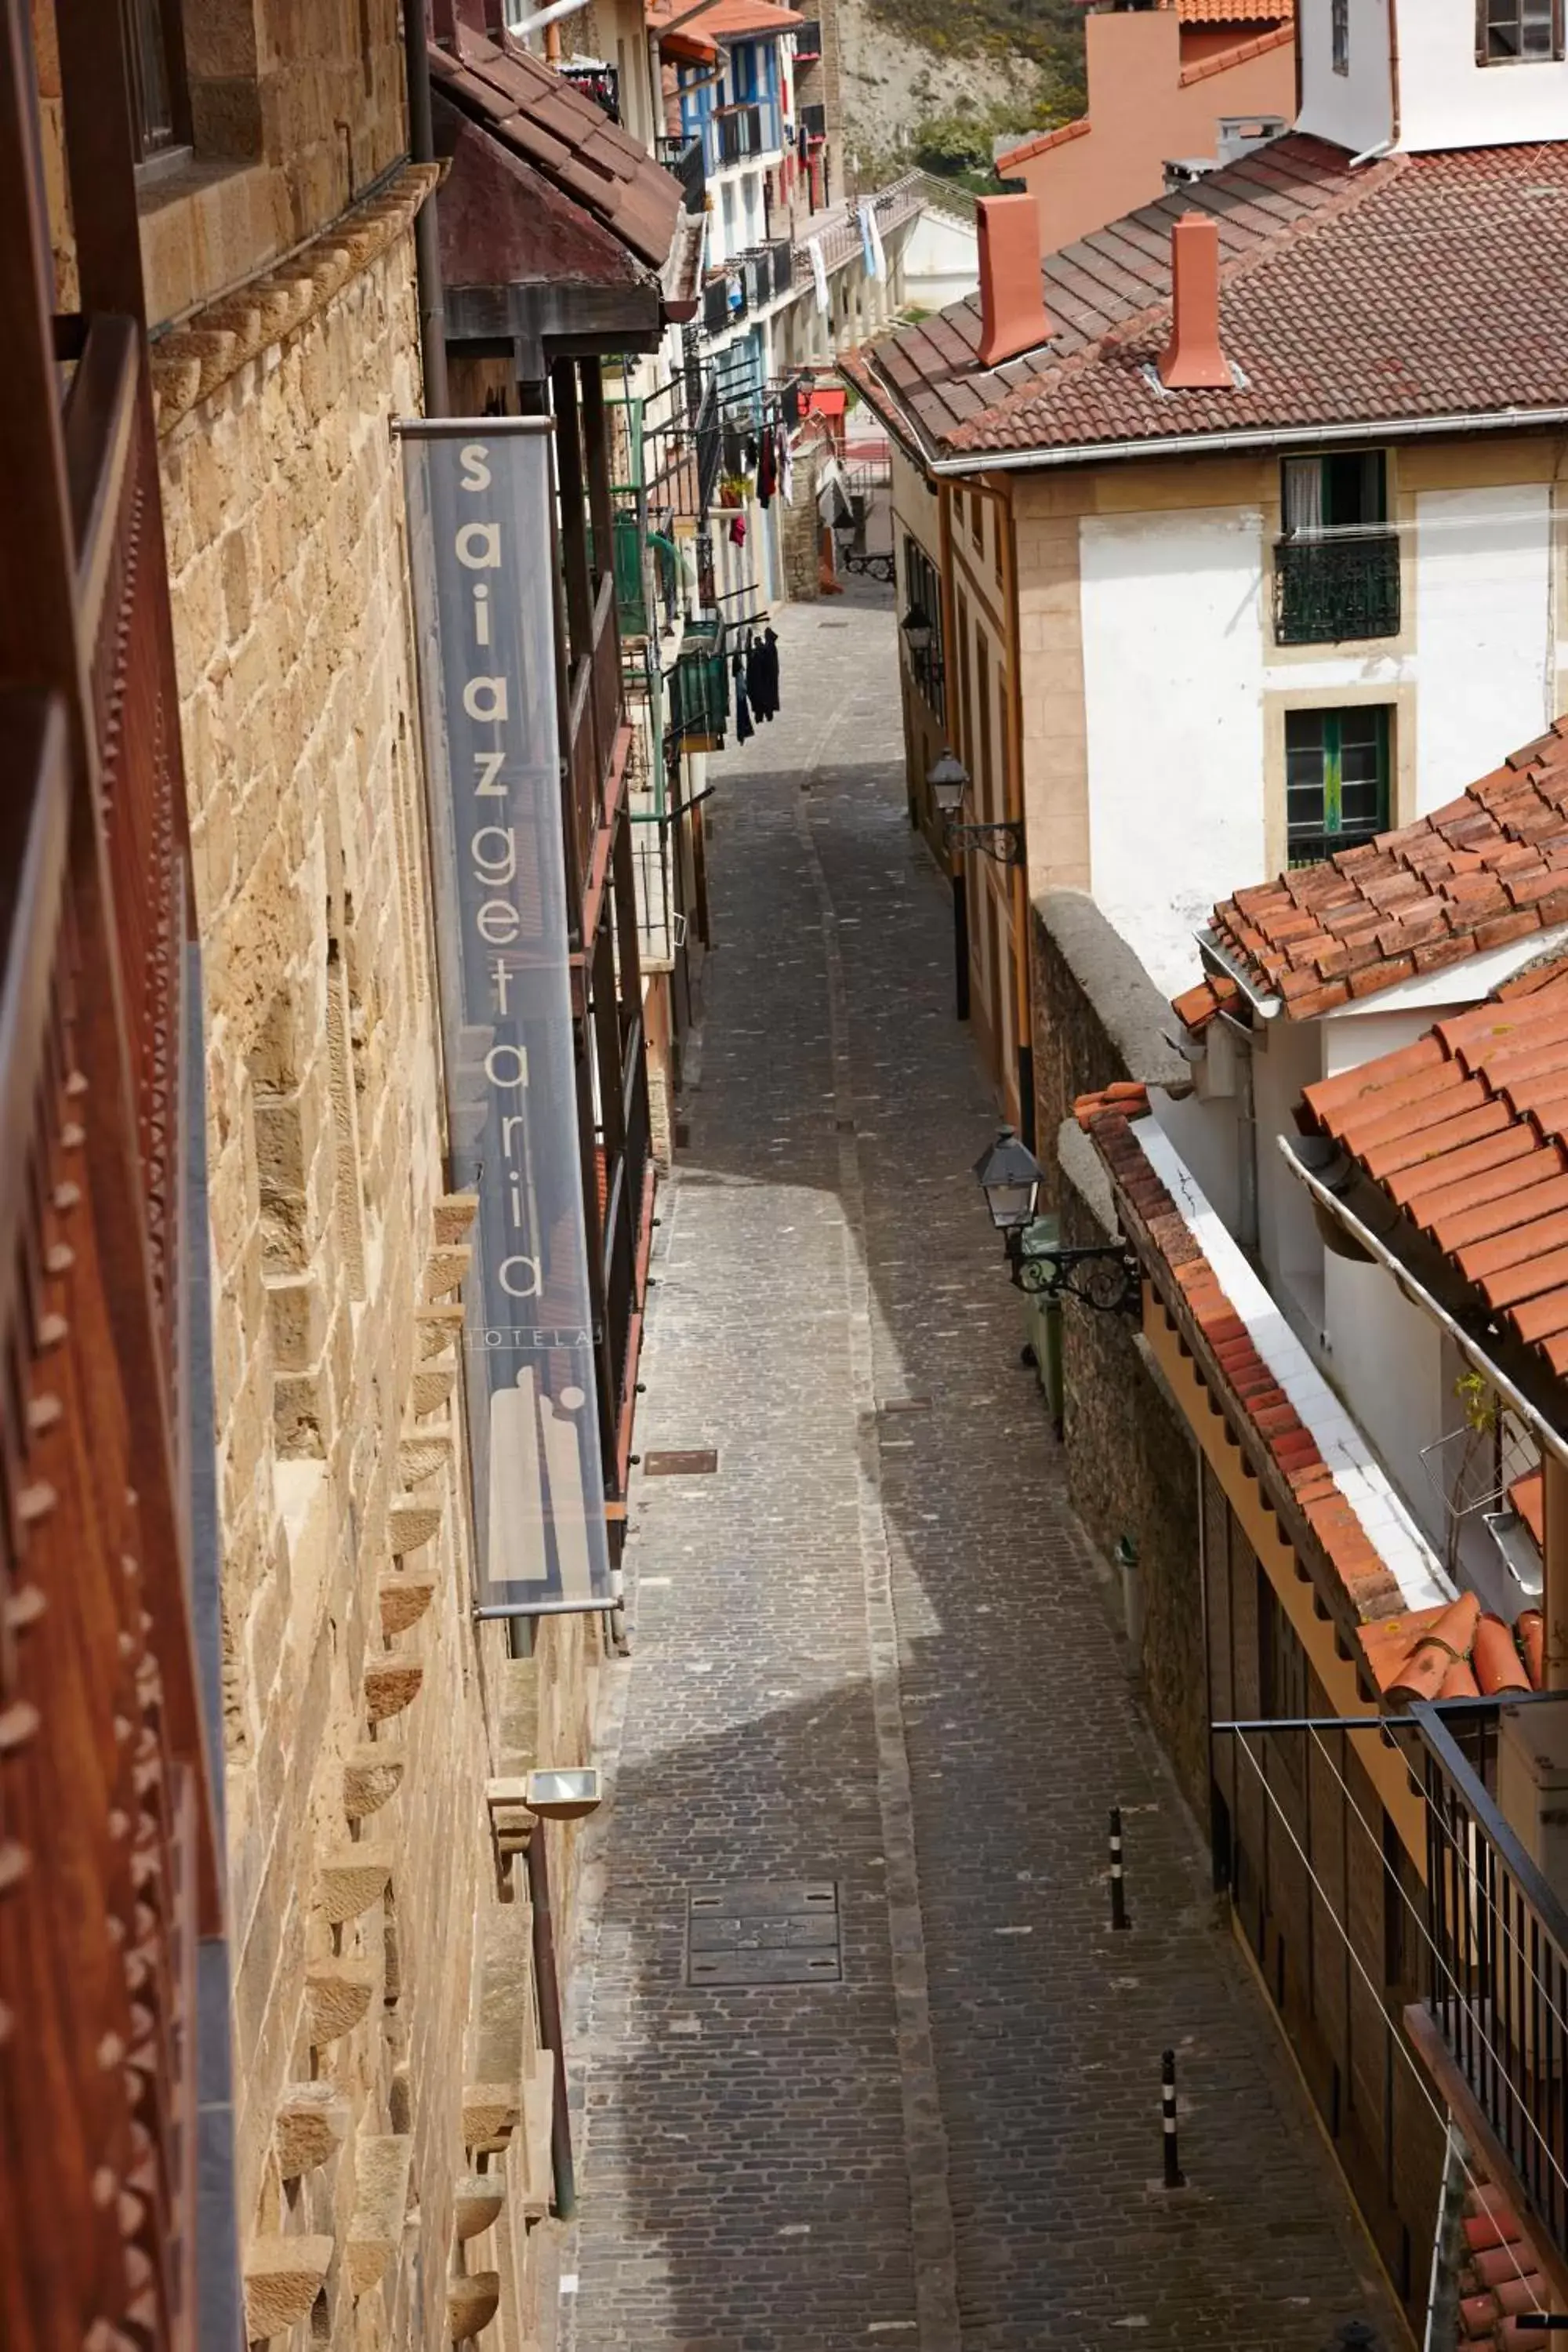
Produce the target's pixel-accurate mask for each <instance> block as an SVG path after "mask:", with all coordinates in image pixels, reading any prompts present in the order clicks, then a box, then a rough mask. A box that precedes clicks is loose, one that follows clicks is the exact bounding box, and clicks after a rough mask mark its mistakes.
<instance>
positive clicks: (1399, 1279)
mask: <svg viewBox="0 0 1568 2352" xmlns="http://www.w3.org/2000/svg"><path fill="white" fill-rule="evenodd" d="M1303 1140H1304V1139H1299V1138H1295V1137H1291V1136H1289V1135H1281V1136H1278V1137H1277V1138H1276V1141H1277V1142H1278V1144H1279V1150H1280V1152H1281V1154H1282V1156H1283V1158H1284V1161H1285V1165H1286V1167H1287V1168H1289V1171H1290V1173H1291V1175H1292V1176H1294V1177H1295V1178H1296V1180H1297V1181H1298V1182H1299V1183H1300V1184H1303V1185H1305V1187H1306V1189H1307V1191H1308V1192H1310V1194H1311V1197H1312V1199H1313V1201H1314V1202H1316V1204H1317V1206H1318V1207H1319V1208H1320V1209H1321V1211H1322V1212H1323V1213H1325V1214H1326V1215H1328V1216H1331V1217H1332V1219H1333V1220H1334V1223H1336V1224H1337V1225H1339V1226H1340V1227H1341V1228H1342V1230H1343V1231H1344V1232H1345V1233H1346V1234H1349V1236H1350V1238H1351V1240H1352V1241H1353V1242H1354V1243H1355V1244H1357V1246H1358V1248H1360V1249H1361V1250H1363V1251H1364V1253H1365V1255H1367V1256H1368V1257H1369V1258H1371V1259H1373V1261H1374V1263H1375V1264H1376V1265H1380V1266H1382V1268H1383V1270H1384V1273H1385V1274H1389V1275H1392V1276H1393V1277H1394V1281H1395V1282H1396V1283H1397V1284H1398V1286H1399V1287H1400V1289H1401V1290H1402V1291H1403V1293H1404V1294H1405V1297H1406V1298H1407V1299H1408V1300H1409V1301H1410V1303H1411V1305H1412V1306H1413V1307H1416V1308H1417V1309H1418V1310H1419V1311H1420V1312H1421V1313H1422V1314H1423V1315H1425V1316H1426V1317H1427V1318H1429V1319H1430V1320H1431V1321H1432V1322H1434V1323H1436V1325H1437V1326H1438V1328H1439V1329H1441V1330H1443V1331H1445V1332H1447V1336H1448V1338H1449V1339H1452V1341H1453V1342H1454V1345H1455V1346H1456V1347H1457V1348H1458V1350H1459V1352H1460V1354H1461V1355H1462V1356H1463V1357H1464V1359H1465V1360H1466V1362H1467V1363H1468V1364H1469V1365H1471V1366H1472V1367H1473V1368H1474V1370H1476V1371H1478V1372H1479V1373H1480V1375H1481V1377H1482V1379H1483V1380H1484V1381H1487V1382H1488V1383H1489V1386H1490V1387H1492V1388H1494V1389H1495V1390H1496V1391H1497V1392H1498V1394H1499V1395H1500V1397H1502V1398H1503V1399H1504V1400H1505V1402H1507V1403H1508V1404H1509V1405H1510V1407H1511V1409H1512V1410H1513V1412H1516V1413H1518V1415H1519V1416H1520V1419H1521V1421H1523V1422H1524V1423H1526V1424H1527V1426H1528V1427H1529V1428H1530V1429H1531V1431H1532V1432H1533V1433H1534V1435H1535V1437H1536V1439H1537V1441H1538V1443H1539V1444H1541V1445H1542V1447H1543V1448H1544V1449H1545V1450H1546V1451H1547V1452H1548V1453H1550V1454H1552V1455H1553V1456H1554V1457H1555V1458H1556V1460H1557V1461H1558V1462H1560V1463H1561V1464H1562V1465H1563V1467H1564V1468H1568V1436H1564V1435H1563V1432H1562V1431H1561V1430H1560V1429H1558V1428H1557V1426H1556V1424H1555V1423H1553V1422H1552V1421H1551V1420H1550V1419H1549V1418H1548V1416H1547V1414H1546V1412H1545V1410H1544V1408H1543V1407H1542V1405H1541V1404H1539V1403H1538V1402H1536V1400H1535V1399H1534V1398H1533V1397H1532V1396H1531V1394H1530V1391H1529V1390H1528V1388H1525V1387H1521V1384H1520V1382H1519V1381H1518V1380H1515V1379H1513V1378H1511V1377H1510V1375H1509V1373H1507V1372H1506V1371H1504V1370H1503V1369H1502V1367H1501V1365H1500V1363H1499V1362H1498V1360H1497V1358H1496V1356H1495V1355H1494V1354H1492V1353H1491V1351H1490V1350H1489V1349H1487V1348H1486V1347H1484V1346H1483V1345H1482V1344H1481V1342H1480V1341H1479V1339H1476V1338H1474V1337H1473V1335H1472V1334H1471V1333H1470V1332H1468V1330H1467V1329H1466V1328H1465V1326H1464V1325H1463V1323H1461V1322H1460V1321H1459V1319H1458V1317H1457V1316H1456V1315H1454V1314H1452V1313H1450V1311H1449V1310H1448V1308H1447V1307H1445V1306H1443V1305H1442V1303H1441V1301H1440V1300H1438V1299H1437V1298H1436V1297H1434V1296H1433V1294H1432V1292H1431V1291H1430V1290H1429V1289H1428V1288H1427V1286H1426V1284H1425V1283H1424V1282H1422V1281H1421V1279H1420V1278H1419V1276H1416V1275H1415V1274H1414V1273H1413V1272H1412V1271H1411V1269H1410V1267H1409V1265H1407V1264H1406V1263H1405V1260H1404V1259H1403V1258H1402V1257H1400V1256H1399V1255H1397V1254H1396V1253H1395V1252H1394V1250H1392V1249H1391V1248H1390V1247H1389V1245H1388V1244H1387V1243H1386V1242H1385V1241H1384V1240H1382V1239H1381V1238H1380V1236H1379V1235H1378V1234H1376V1233H1374V1232H1373V1229H1372V1227H1371V1226H1370V1225H1369V1224H1367V1223H1364V1221H1363V1219H1362V1218H1360V1217H1358V1216H1357V1215H1356V1213H1355V1211H1354V1210H1353V1209H1352V1208H1351V1207H1350V1205H1349V1204H1348V1202H1346V1200H1345V1199H1344V1197H1343V1194H1342V1193H1341V1192H1336V1191H1335V1190H1334V1187H1333V1185H1332V1184H1331V1183H1329V1182H1327V1181H1325V1175H1326V1169H1327V1167H1328V1166H1331V1165H1334V1164H1335V1163H1336V1162H1337V1164H1338V1165H1339V1167H1340V1168H1342V1170H1344V1171H1347V1172H1349V1171H1350V1170H1351V1163H1350V1161H1349V1160H1346V1158H1345V1155H1344V1154H1343V1153H1342V1152H1340V1151H1338V1150H1336V1151H1335V1153H1334V1155H1333V1158H1332V1160H1328V1161H1326V1163H1325V1173H1324V1174H1320V1173H1319V1172H1317V1171H1314V1170H1313V1169H1311V1168H1310V1167H1309V1166H1308V1164H1307V1162H1306V1160H1304V1159H1302V1157H1301V1156H1300V1154H1301V1143H1302V1141H1303ZM1553 1385H1555V1384H1553Z"/></svg>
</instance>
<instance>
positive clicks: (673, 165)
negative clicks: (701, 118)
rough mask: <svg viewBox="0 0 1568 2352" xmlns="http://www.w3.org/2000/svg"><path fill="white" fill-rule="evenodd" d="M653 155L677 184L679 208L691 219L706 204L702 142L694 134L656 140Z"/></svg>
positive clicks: (705, 168)
mask: <svg viewBox="0 0 1568 2352" xmlns="http://www.w3.org/2000/svg"><path fill="white" fill-rule="evenodd" d="M653 143H654V154H655V156H656V158H657V160H658V162H659V163H662V164H663V166H664V168H665V170H666V171H667V172H668V173H671V174H672V175H673V177H674V178H676V179H678V180H679V183H680V199H681V206H682V209H683V210H684V211H686V212H688V213H689V214H690V215H692V216H693V218H695V217H696V215H698V214H700V212H701V211H702V210H703V208H704V206H705V205H706V204H707V202H708V163H707V157H706V154H705V152H704V142H703V141H702V139H701V138H700V136H699V135H698V134H697V133H696V132H695V131H694V132H693V133H692V135H691V137H690V138H689V139H688V138H684V137H682V138H678V139H662V138H661V139H656V140H655V141H654V142H653Z"/></svg>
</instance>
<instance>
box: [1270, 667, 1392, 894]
mask: <svg viewBox="0 0 1568 2352" xmlns="http://www.w3.org/2000/svg"><path fill="white" fill-rule="evenodd" d="M1388 754H1389V707H1388V705H1387V704H1386V703H1381V702H1373V703H1363V704H1359V705H1356V706H1354V707H1352V709H1346V710H1289V711H1287V712H1286V714H1285V821H1286V857H1287V862H1288V863H1289V865H1291V866H1311V865H1314V864H1315V863H1316V862H1317V860H1318V859H1319V858H1321V857H1331V856H1333V855H1334V853H1335V851H1336V850H1340V849H1353V848H1354V847H1355V846H1356V845H1357V843H1358V842H1363V841H1371V840H1372V839H1373V835H1376V834H1380V833H1386V832H1387V831H1388V824H1389V814H1388V776H1389V757H1388Z"/></svg>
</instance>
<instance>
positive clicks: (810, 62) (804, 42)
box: [795, 17, 822, 71]
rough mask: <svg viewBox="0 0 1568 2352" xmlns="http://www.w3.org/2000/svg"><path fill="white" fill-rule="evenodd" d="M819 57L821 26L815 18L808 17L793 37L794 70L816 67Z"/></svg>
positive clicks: (820, 53)
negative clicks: (803, 67)
mask: <svg viewBox="0 0 1568 2352" xmlns="http://www.w3.org/2000/svg"><path fill="white" fill-rule="evenodd" d="M821 56H822V26H820V25H819V24H818V23H817V21H816V18H815V17H810V18H808V19H807V21H806V22H805V24H804V25H803V26H801V28H800V30H799V32H798V33H796V35H795V68H796V70H797V71H798V70H799V68H801V67H802V66H814V65H816V63H817V61H818V60H819V58H821Z"/></svg>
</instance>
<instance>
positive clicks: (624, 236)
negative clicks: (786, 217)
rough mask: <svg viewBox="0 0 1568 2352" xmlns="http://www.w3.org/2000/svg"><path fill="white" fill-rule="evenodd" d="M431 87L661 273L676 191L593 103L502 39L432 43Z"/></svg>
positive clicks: (462, 30)
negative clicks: (450, 43) (519, 156)
mask: <svg viewBox="0 0 1568 2352" xmlns="http://www.w3.org/2000/svg"><path fill="white" fill-rule="evenodd" d="M430 77H431V81H432V83H433V85H434V87H435V88H436V89H437V90H438V91H439V92H440V93H441V95H442V97H444V98H446V99H447V100H450V102H451V103H452V105H454V106H455V107H457V108H458V110H460V111H461V112H462V113H464V114H466V115H468V118H469V120H470V121H475V122H478V123H479V124H481V125H482V126H483V128H484V129H485V130H486V131H489V133H490V135H491V136H492V137H493V138H495V139H497V140H499V141H500V142H501V144H502V145H503V146H507V147H510V148H511V149H512V150H513V151H514V152H516V153H517V154H519V155H521V156H522V157H523V159H524V160H525V161H526V162H527V163H531V164H532V165H533V166H534V168H535V169H536V170H538V171H540V172H542V173H543V174H544V176H545V177H546V178H547V179H549V180H552V181H553V182H554V183H555V184H556V185H557V186H559V187H560V188H561V189H563V191H564V193H565V194H568V195H570V196H571V197H572V198H573V199H574V201H575V202H577V203H580V204H581V205H583V207H584V211H586V212H587V213H589V214H590V215H593V216H594V217H595V219H597V220H599V221H601V222H603V223H604V225H605V226H606V227H608V228H611V229H612V230H613V231H614V232H615V234H616V236H618V237H619V238H620V239H621V241H622V243H623V244H624V245H625V246H626V247H627V248H628V249H629V251H630V252H631V253H633V254H634V255H635V256H636V257H637V259H638V260H639V261H641V262H644V263H647V265H648V266H649V267H650V268H655V269H658V268H662V267H663V265H664V263H665V262H666V261H667V259H668V256H669V251H670V247H671V245H672V244H673V242H674V240H675V235H676V230H677V226H678V224H679V219H680V214H681V194H680V184H679V181H677V180H676V179H675V178H674V177H673V176H672V175H671V174H670V173H668V172H666V171H664V170H662V169H661V168H660V166H659V165H658V164H657V163H655V162H654V160H653V158H652V157H651V156H650V155H649V154H648V153H647V152H646V150H645V149H644V148H643V146H642V145H641V143H640V142H639V141H637V140H636V139H634V138H633V137H632V135H631V133H630V132H629V131H623V130H622V129H621V127H620V125H619V124H618V123H614V122H612V121H610V120H609V118H608V116H607V115H606V114H605V111H604V110H603V108H602V107H599V106H596V105H595V102H594V100H592V99H591V98H589V97H587V96H586V95H585V94H584V92H583V91H582V90H579V89H574V88H573V87H572V85H571V83H570V82H564V81H563V80H562V79H561V78H560V76H559V75H557V74H554V73H552V71H551V70H550V68H549V67H548V66H546V65H544V64H543V63H542V61H541V60H540V59H539V58H536V57H534V56H533V55H532V53H531V51H530V50H528V49H525V48H524V47H522V45H521V42H519V41H516V40H514V39H513V38H512V37H511V36H510V34H509V33H503V34H501V35H500V37H499V38H498V39H495V40H491V39H489V38H487V37H485V36H484V35H482V34H479V33H476V32H474V31H473V30H472V29H471V28H470V27H468V26H464V25H459V26H458V31H457V35H456V38H455V41H454V43H453V45H452V46H451V47H442V46H441V45H440V44H438V43H436V42H432V44H431V47H430Z"/></svg>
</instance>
